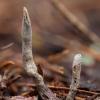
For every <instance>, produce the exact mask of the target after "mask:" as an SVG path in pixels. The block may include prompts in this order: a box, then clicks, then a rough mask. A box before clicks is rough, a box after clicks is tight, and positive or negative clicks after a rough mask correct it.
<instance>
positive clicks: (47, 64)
mask: <svg viewBox="0 0 100 100" xmlns="http://www.w3.org/2000/svg"><path fill="white" fill-rule="evenodd" d="M35 61H36V63H37V64H38V63H40V64H42V65H43V66H44V67H45V68H48V69H50V70H52V71H54V72H55V73H58V74H61V75H64V72H63V71H62V70H60V69H58V68H56V67H54V66H53V65H51V64H50V63H49V62H48V61H47V60H46V59H43V58H41V57H38V58H37V59H35Z"/></svg>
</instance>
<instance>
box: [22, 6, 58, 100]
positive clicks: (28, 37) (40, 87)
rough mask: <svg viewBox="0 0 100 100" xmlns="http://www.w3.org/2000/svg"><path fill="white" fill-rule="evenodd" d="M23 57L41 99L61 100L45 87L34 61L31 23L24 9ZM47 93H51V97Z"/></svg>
mask: <svg viewBox="0 0 100 100" xmlns="http://www.w3.org/2000/svg"><path fill="white" fill-rule="evenodd" d="M22 55H23V66H24V68H25V71H26V73H27V74H28V75H29V76H31V77H32V78H33V80H34V82H35V84H36V87H37V91H38V93H39V95H40V96H41V98H42V99H43V100H44V99H45V95H46V97H48V98H50V99H52V100H59V99H58V98H57V97H56V96H55V95H53V93H52V92H51V91H50V89H49V88H48V87H46V86H45V84H44V80H43V77H42V76H41V75H40V74H39V73H38V70H37V66H36V64H35V62H34V61H33V56H32V28H31V21H30V18H29V14H28V11H27V9H26V8H25V7H24V8H23V21H22ZM46 93H49V94H50V95H51V96H50V97H49V96H48V95H47V94H46Z"/></svg>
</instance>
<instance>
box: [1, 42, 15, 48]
mask: <svg viewBox="0 0 100 100" xmlns="http://www.w3.org/2000/svg"><path fill="white" fill-rule="evenodd" d="M13 44H14V43H10V44H8V45H6V46H4V47H1V49H7V48H9V47H11V46H12V45H13Z"/></svg>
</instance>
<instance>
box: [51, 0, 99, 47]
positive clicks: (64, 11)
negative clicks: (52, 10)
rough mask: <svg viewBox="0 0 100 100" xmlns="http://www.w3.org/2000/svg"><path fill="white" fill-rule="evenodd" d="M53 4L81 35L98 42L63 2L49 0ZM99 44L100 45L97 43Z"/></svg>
mask: <svg viewBox="0 0 100 100" xmlns="http://www.w3.org/2000/svg"><path fill="white" fill-rule="evenodd" d="M50 1H51V2H52V3H53V5H54V6H55V7H56V8H57V9H58V10H59V11H60V13H61V14H62V15H63V16H64V17H65V18H66V19H67V20H68V21H69V22H71V23H72V25H74V27H75V28H76V29H77V30H79V31H81V32H82V33H83V35H85V36H87V37H88V38H89V39H90V40H91V41H92V42H94V43H98V45H99V43H100V39H99V37H98V36H97V35H96V34H95V33H94V32H92V31H91V30H89V29H88V28H87V27H86V26H85V25H84V24H83V23H81V22H80V21H79V20H78V19H77V18H76V17H75V16H74V15H73V14H72V13H71V12H70V11H69V10H68V9H67V8H66V7H65V6H64V5H63V4H61V3H60V2H59V1H58V0H50ZM99 46H100V45H99Z"/></svg>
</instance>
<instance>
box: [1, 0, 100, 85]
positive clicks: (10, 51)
mask: <svg viewBox="0 0 100 100" xmlns="http://www.w3.org/2000/svg"><path fill="white" fill-rule="evenodd" d="M53 1H55V0H28V1H27V0H0V63H1V64H2V63H4V62H5V61H13V62H15V64H16V65H17V66H19V67H20V68H22V39H21V27H22V17H23V7H26V8H27V9H28V12H29V15H30V19H31V24H32V30H33V57H34V60H35V62H36V64H41V65H42V69H43V71H44V76H45V81H46V82H49V81H50V80H53V79H58V80H59V81H63V82H65V83H66V84H68V85H69V84H70V81H71V73H72V62H73V58H74V55H75V54H77V53H80V54H82V57H83V61H82V74H81V83H86V82H87V83H89V84H90V83H91V84H92V83H93V84H94V83H96V84H99V78H100V75H99V73H100V42H99V37H100V0H96V1H95V0H91V1H90V0H59V4H61V5H63V6H65V8H66V10H65V13H71V14H72V17H69V19H68V18H66V17H67V15H66V16H65V15H64V14H63V13H62V11H60V10H59V9H58V8H57V7H56V6H55V3H53ZM67 10H68V11H67ZM68 15H69V14H68ZM74 18H77V19H78V22H77V21H76V24H74V23H73V21H72V22H71V19H74ZM77 23H79V24H78V25H79V26H80V25H81V24H80V23H82V25H84V26H85V28H83V29H82V27H80V28H77V27H76V26H75V25H77ZM80 29H82V30H80ZM85 30H87V31H89V32H87V31H85ZM88 33H89V34H88ZM93 34H95V36H96V38H95V37H94V36H93ZM88 35H89V36H88ZM94 38H95V39H94ZM97 39H98V40H97ZM96 40H97V41H96ZM63 72H64V74H62V73H63Z"/></svg>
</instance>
